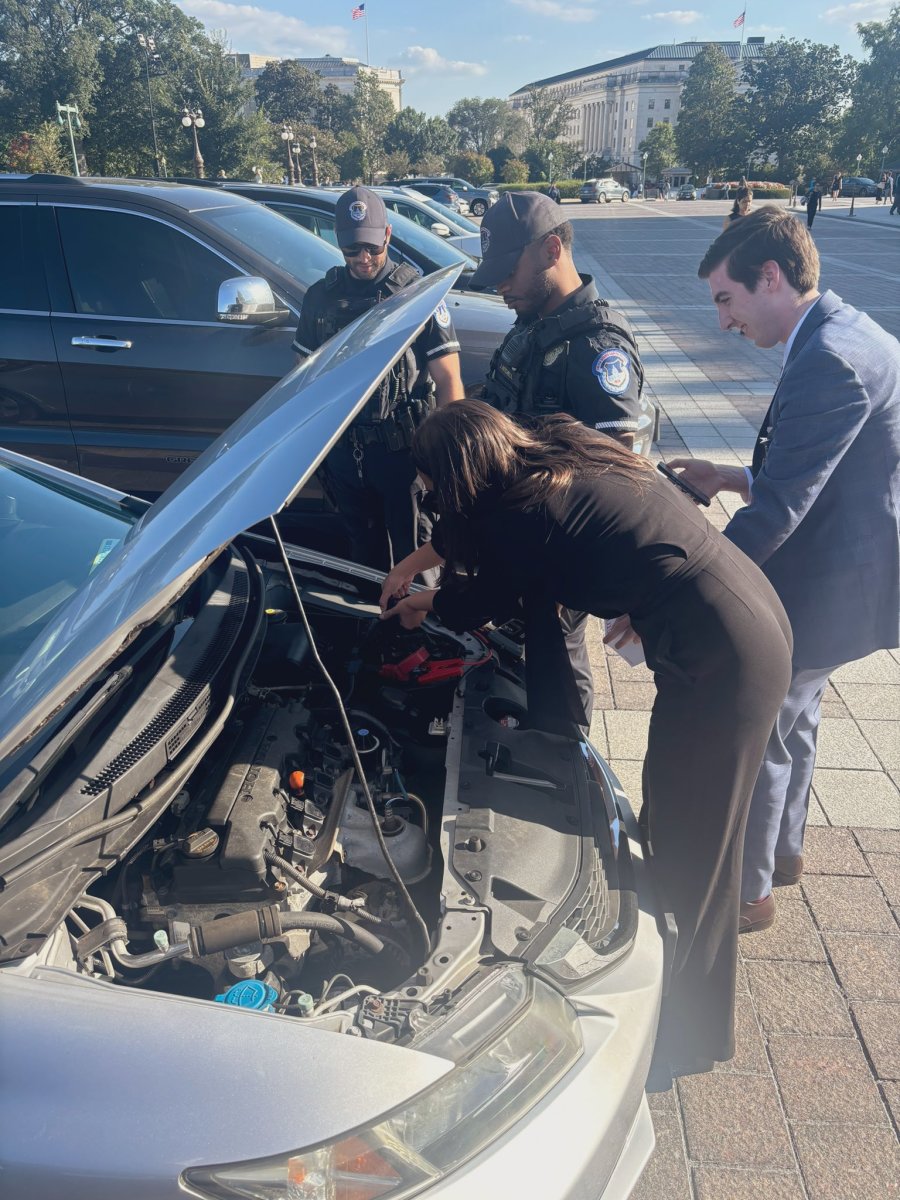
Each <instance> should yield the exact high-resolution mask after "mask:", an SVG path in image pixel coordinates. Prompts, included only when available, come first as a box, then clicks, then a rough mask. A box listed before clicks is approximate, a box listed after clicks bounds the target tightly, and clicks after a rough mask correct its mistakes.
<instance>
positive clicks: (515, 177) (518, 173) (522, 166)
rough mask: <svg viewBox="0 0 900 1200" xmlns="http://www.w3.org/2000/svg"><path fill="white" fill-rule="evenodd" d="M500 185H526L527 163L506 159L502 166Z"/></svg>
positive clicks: (516, 159) (515, 159) (520, 160)
mask: <svg viewBox="0 0 900 1200" xmlns="http://www.w3.org/2000/svg"><path fill="white" fill-rule="evenodd" d="M500 182H501V183H527V182H528V163H527V162H524V161H523V159H521V158H508V159H507V160H506V162H505V163H504V165H503V172H502V175H501V179H500Z"/></svg>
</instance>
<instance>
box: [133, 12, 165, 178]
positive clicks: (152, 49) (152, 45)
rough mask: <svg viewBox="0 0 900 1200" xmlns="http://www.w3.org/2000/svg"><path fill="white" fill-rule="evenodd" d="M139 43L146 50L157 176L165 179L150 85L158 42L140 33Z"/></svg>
mask: <svg viewBox="0 0 900 1200" xmlns="http://www.w3.org/2000/svg"><path fill="white" fill-rule="evenodd" d="M137 40H138V45H139V46H140V47H141V49H142V50H143V51H144V67H145V69H146V72H147V99H148V101H149V102H150V128H151V129H152V130H153V157H154V158H155V159H156V178H157V179H165V176H166V172H165V167H164V166H163V163H162V159H161V158H160V154H159V140H158V139H157V136H156V113H155V111H154V109H153V88H152V87H151V86H150V57H151V55H152V57H153V59H154V61H157V60H158V59H159V55H158V54H157V53H156V42H154V40H153V38H152V37H149V36H148V35H146V34H143V33H139V34H138V35H137Z"/></svg>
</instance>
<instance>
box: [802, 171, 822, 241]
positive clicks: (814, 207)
mask: <svg viewBox="0 0 900 1200" xmlns="http://www.w3.org/2000/svg"><path fill="white" fill-rule="evenodd" d="M821 207H822V189H821V187H820V186H819V184H817V183H816V181H815V180H813V181H812V182H811V183H810V185H809V191H808V192H807V194H806V228H807V229H812V226H813V221H814V220H815V219H816V213H817V212H818V211H819V209H820V208H821Z"/></svg>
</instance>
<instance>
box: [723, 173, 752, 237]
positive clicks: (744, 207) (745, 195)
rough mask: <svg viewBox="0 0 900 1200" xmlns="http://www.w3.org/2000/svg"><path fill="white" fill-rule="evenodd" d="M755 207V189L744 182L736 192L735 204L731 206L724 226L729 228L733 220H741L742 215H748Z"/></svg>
mask: <svg viewBox="0 0 900 1200" xmlns="http://www.w3.org/2000/svg"><path fill="white" fill-rule="evenodd" d="M752 208H753V189H752V188H751V187H750V185H749V184H744V183H742V184H741V186H740V187H739V188H738V190H737V192H736V193H735V197H734V204H733V205H732V207H731V212H730V213H728V215H727V216H726V217H725V220H724V221H723V222H722V228H723V229H727V228H728V227H729V225H731V224H733V222H735V221H738V220H740V218H741V217H746V216H747V214H748V213H749V212H750V211H751V210H752Z"/></svg>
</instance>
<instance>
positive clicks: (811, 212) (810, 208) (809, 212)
mask: <svg viewBox="0 0 900 1200" xmlns="http://www.w3.org/2000/svg"><path fill="white" fill-rule="evenodd" d="M817 209H818V205H815V204H808V205H807V207H806V228H807V229H812V223H813V221H814V220H815V219H816V211H817Z"/></svg>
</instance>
